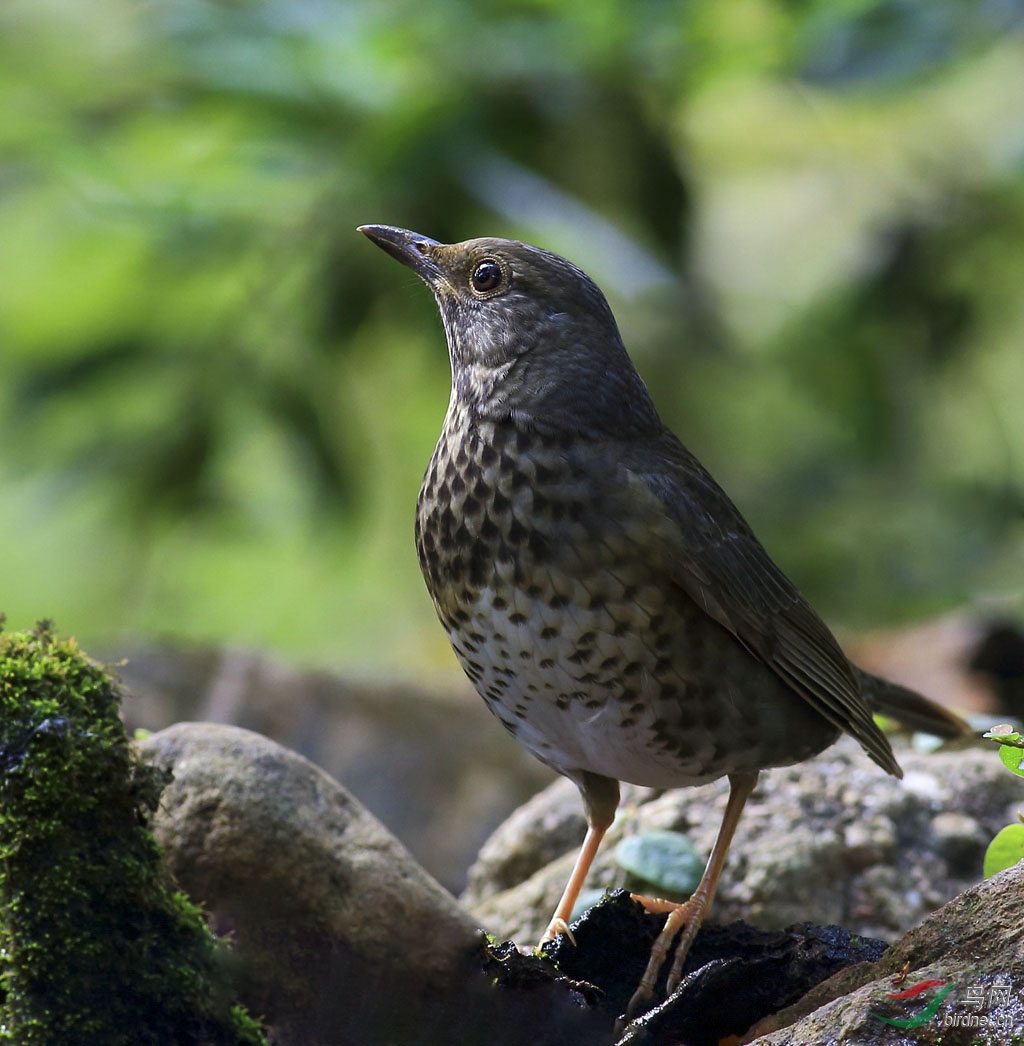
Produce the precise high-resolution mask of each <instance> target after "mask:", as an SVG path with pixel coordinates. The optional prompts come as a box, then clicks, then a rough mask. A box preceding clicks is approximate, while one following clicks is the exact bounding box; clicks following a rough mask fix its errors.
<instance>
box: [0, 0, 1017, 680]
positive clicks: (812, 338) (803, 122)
mask: <svg viewBox="0 0 1024 1046" xmlns="http://www.w3.org/2000/svg"><path fill="white" fill-rule="evenodd" d="M1022 28H1024V0H979V2H974V3H966V2H963V0H774V2H773V0H688V2H677V0H650V2H647V3H644V4H635V3H629V2H627V0H586V2H583V0H563V2H558V3H556V2H554V0H519V2H512V0H508V2H495V3H484V4H480V3H477V4H470V3H466V2H464V0H433V2H432V3H430V4H423V3H419V2H416V3H413V2H410V0H384V2H377V3H370V2H369V0H364V2H346V0H221V2H212V0H151V2H150V3H147V4H138V3H136V2H133V0H92V2H91V3H86V2H84V0H77V2H75V0H63V2H62V0H6V2H5V3H4V4H3V5H2V6H0V357H2V359H0V363H2V366H0V409H2V414H0V484H2V490H3V497H2V499H0V538H2V541H3V549H4V555H3V559H2V560H0V607H2V608H3V609H5V610H6V611H7V612H8V614H9V615H10V617H11V620H13V621H15V622H17V621H25V620H33V619H35V618H36V617H40V616H43V615H53V616H56V617H57V618H58V620H59V621H60V622H61V624H62V625H63V626H64V627H67V628H71V629H73V630H75V631H76V632H77V633H78V634H79V636H81V637H82V638H83V639H84V640H85V641H87V642H89V643H90V644H95V643H96V642H98V641H101V640H103V639H109V638H111V637H113V636H116V635H117V634H119V633H131V634H149V635H152V634H156V633H174V634H179V635H186V636H191V637H203V638H210V639H216V640H226V641H231V642H239V643H245V644H271V645H274V646H276V647H277V648H279V649H281V650H283V651H287V652H290V653H291V654H292V655H294V656H296V657H301V658H304V659H311V660H317V661H320V662H324V663H335V664H341V663H347V664H349V665H353V664H354V665H358V666H361V667H363V668H366V669H368V670H370V669H373V670H377V671H401V672H413V671H419V670H421V669H422V668H423V667H424V666H430V665H442V666H445V667H446V668H447V667H448V666H449V665H450V664H451V663H452V662H451V661H450V660H449V655H448V653H447V648H446V643H445V641H444V638H443V634H442V633H441V630H440V629H439V628H438V627H437V626H436V624H435V623H434V621H433V612H432V609H431V607H430V605H429V601H428V600H427V597H426V595H425V593H424V592H423V590H422V586H421V583H420V580H419V575H418V569H417V567H416V564H415V557H414V553H413V550H412V543H411V529H412V528H411V519H412V511H413V503H414V499H415V495H416V490H417V488H418V483H419V479H420V476H421V474H422V469H423V467H424V465H425V463H426V461H427V459H428V457H429V454H430V451H431V448H432V446H433V441H434V438H435V436H436V432H437V430H438V428H439V426H440V421H441V417H442V415H443V412H444V408H445V405H446V402H447V381H448V378H447V360H446V355H445V352H444V346H443V341H442V335H441V332H440V326H439V323H438V321H437V319H436V317H435V315H434V306H433V303H432V302H431V300H430V298H429V295H428V294H427V293H426V292H425V291H424V290H423V289H422V287H420V286H418V285H417V283H416V280H415V278H414V277H412V276H410V275H409V274H403V273H402V272H401V271H399V270H396V269H395V267H394V266H393V263H391V262H390V261H389V260H388V259H386V258H384V257H383V256H382V255H380V254H379V253H378V252H375V251H374V250H373V249H372V247H371V246H370V245H368V244H367V243H366V242H365V241H364V240H363V239H362V237H359V236H358V235H356V233H355V232H354V227H355V226H356V225H357V224H360V223H362V222H386V223H390V224H397V225H403V226H406V227H410V228H414V229H417V230H418V231H421V232H424V233H426V234H429V235H431V236H434V237H436V238H439V239H443V240H453V239H463V238H466V237H469V236H475V235H486V234H494V235H509V236H513V237H517V238H521V239H527V240H530V241H532V242H536V243H540V244H542V245H543V246H546V247H549V248H551V249H553V250H556V251H559V252H560V253H563V254H566V255H568V256H569V257H571V258H572V259H573V260H574V261H576V262H577V263H579V264H580V265H582V266H583V268H585V269H587V270H588V271H589V272H590V273H591V275H593V276H594V277H595V279H597V281H598V282H599V283H600V284H601V285H602V286H603V287H604V289H605V290H606V292H607V293H608V295H609V298H610V300H611V303H612V306H613V308H614V309H615V311H616V313H617V315H618V317H619V319H620V323H621V325H622V327H623V333H624V335H625V338H626V341H627V344H628V345H629V346H630V347H631V350H632V352H633V354H634V357H635V359H636V361H637V363H638V365H639V367H640V369H641V371H642V372H643V373H644V375H645V377H646V378H647V379H648V381H649V384H650V385H651V388H652V391H653V393H654V395H655V399H656V400H657V402H658V404H659V407H660V408H661V410H662V413H663V415H664V416H665V418H666V420H668V421H669V422H670V423H671V424H672V425H673V427H674V428H676V430H677V431H678V432H679V433H680V434H681V435H682V436H683V438H684V439H685V440H686V441H687V442H688V443H689V444H690V446H691V447H692V448H693V449H694V450H695V451H696V452H697V453H698V454H699V455H700V456H701V457H702V458H703V459H704V460H705V462H706V463H707V464H708V466H709V467H710V468H711V469H712V470H713V471H714V472H715V474H716V475H717V476H718V478H719V479H720V481H721V482H722V483H723V485H725V486H726V488H727V489H728V490H729V491H730V492H731V493H732V494H733V496H734V498H735V500H737V501H738V503H739V504H740V506H741V508H743V509H744V511H745V512H746V513H747V515H748V516H749V517H750V519H751V521H752V522H753V523H754V525H755V527H756V528H757V529H758V530H759V532H760V533H761V536H762V538H763V540H764V541H765V543H766V544H767V545H768V547H769V549H770V550H771V551H772V552H773V553H774V554H775V556H776V558H777V559H779V560H780V562H781V563H782V564H783V566H784V567H786V568H787V569H788V570H789V571H790V572H791V573H792V574H793V575H794V576H795V578H796V579H797V581H798V582H799V583H800V584H801V585H802V586H803V587H804V588H805V590H806V591H807V593H808V595H809V596H810V597H811V598H812V600H813V601H814V602H815V603H816V604H817V605H818V606H819V607H820V608H821V609H822V610H823V611H824V612H825V613H826V615H828V616H830V617H831V618H832V619H833V620H835V621H837V622H846V623H848V624H851V625H857V624H864V623H867V622H878V621H885V620H895V619H898V618H903V617H911V616H915V615H921V614H926V613H929V612H933V611H936V610H938V609H941V608H944V607H947V606H950V605H953V604H957V603H961V602H963V601H965V600H969V599H975V600H977V599H985V598H994V599H1009V600H1013V599H1015V598H1016V596H1017V593H1018V592H1019V591H1020V589H1021V586H1022V583H1024V562H1022V551H1024V533H1022V528H1021V525H1020V523H1021V514H1022V505H1024V488H1022V475H1021V465H1022V461H1021V455H1022V451H1024V411H1022V410H1021V409H1020V401H1021V397H1022V393H1024V344H1022V342H1024V293H1022V290H1021V288H1022V287H1024V95H1022V93H1021V91H1020V70H1021V68H1022V67H1024V34H1022V32H1021V30H1022Z"/></svg>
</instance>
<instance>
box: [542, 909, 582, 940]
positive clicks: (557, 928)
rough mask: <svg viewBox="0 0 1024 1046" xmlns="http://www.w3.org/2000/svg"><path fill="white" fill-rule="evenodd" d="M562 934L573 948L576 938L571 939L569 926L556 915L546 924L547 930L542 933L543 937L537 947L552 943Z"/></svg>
mask: <svg viewBox="0 0 1024 1046" xmlns="http://www.w3.org/2000/svg"><path fill="white" fill-rule="evenodd" d="M563 933H564V934H565V936H566V937H568V938H569V940H570V941H571V942H572V944H573V946H575V944H576V938H575V937H573V935H572V930H570V929H569V924H568V923H567V922H566V921H565V919H563V918H562V917H561V916H560V915H556V916H555V917H554V918H553V919H552V920H551V922H549V923H548V928H547V929H546V930H545V931H544V936H543V937H541V939H540V944H538V945H537V947H538V948H541V947H543V946H544V945H545V944H547V943H548V941H553V940H554V939H555V938H556V937H558V936H559V935H560V934H563Z"/></svg>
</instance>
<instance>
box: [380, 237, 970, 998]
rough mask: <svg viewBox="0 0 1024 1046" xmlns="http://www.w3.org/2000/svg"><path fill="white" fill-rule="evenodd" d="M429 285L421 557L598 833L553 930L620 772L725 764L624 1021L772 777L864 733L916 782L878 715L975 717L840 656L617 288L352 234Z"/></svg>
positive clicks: (455, 622) (486, 688) (870, 746)
mask: <svg viewBox="0 0 1024 1046" xmlns="http://www.w3.org/2000/svg"><path fill="white" fill-rule="evenodd" d="M360 231H361V232H363V233H365V235H366V236H368V237H369V238H370V239H371V240H372V241H373V242H374V243H376V244H377V245H378V246H379V247H381V248H383V249H384V250H385V251H387V253H388V254H390V255H391V256H392V257H394V258H396V259H397V260H398V261H400V262H402V264H404V265H406V266H408V267H409V268H410V269H412V270H413V272H415V273H416V274H417V275H418V276H420V277H421V278H422V279H423V280H424V281H425V282H426V284H427V286H428V287H430V289H431V290H432V291H433V293H434V297H435V299H436V300H437V304H438V307H439V309H440V312H441V317H442V320H443V324H444V330H445V333H446V335H447V340H448V352H449V356H450V361H451V371H452V390H451V398H450V400H449V403H448V411H447V414H446V415H445V419H444V424H443V427H442V430H441V435H440V438H439V440H438V442H437V446H436V448H435V449H434V454H433V457H432V458H431V460H430V464H429V466H428V468H427V471H426V475H425V477H424V480H423V485H422V488H421V489H420V493H419V500H418V503H417V508H416V548H417V552H418V555H419V562H420V566H421V568H422V571H423V576H424V578H425V580H426V584H427V588H428V589H429V591H430V595H431V598H432V599H433V602H434V606H435V608H436V610H437V614H438V617H439V618H440V620H441V623H442V625H443V626H444V628H445V631H446V632H447V633H448V638H449V640H450V641H451V645H452V647H453V648H454V651H455V654H456V655H457V657H458V659H459V661H460V662H461V664H462V667H463V669H464V671H465V673H466V675H467V676H468V677H469V678H470V680H471V681H472V682H473V685H474V686H475V687H476V689H477V691H478V692H479V693H480V695H481V697H482V698H483V699H484V701H485V702H486V703H487V705H488V707H489V708H490V709H491V711H492V712H493V713H494V714H495V715H496V716H497V717H498V719H499V720H500V721H501V723H502V724H503V725H504V726H505V728H506V729H507V730H508V731H509V733H511V734H512V735H513V736H514V737H515V738H516V739H517V740H519V741H520V742H522V743H523V744H524V745H526V747H527V748H528V749H529V750H530V751H531V752H532V753H533V754H534V755H535V756H536V757H537V758H538V759H540V760H541V762H543V763H546V764H547V765H548V766H550V767H551V768H552V769H554V770H556V771H557V772H558V773H560V774H563V775H564V776H566V777H568V778H569V779H570V780H571V781H573V782H574V783H575V784H576V786H577V787H578V788H579V791H580V794H581V796H582V799H583V805H584V809H585V812H586V819H587V824H588V829H587V834H586V837H585V839H584V842H583V846H582V849H581V850H580V853H579V856H578V858H577V860H576V863H575V866H574V868H573V870H572V874H571V876H570V878H569V882H568V884H567V885H566V888H565V891H564V893H563V895H562V898H561V900H560V901H559V902H558V905H557V907H556V909H555V912H554V915H553V917H552V919H551V922H550V925H549V927H548V930H547V932H546V934H545V939H550V938H551V937H553V936H555V935H556V934H558V933H562V932H565V931H566V930H567V929H568V922H569V917H570V913H571V912H572V909H573V906H574V904H575V901H576V899H577V896H578V894H579V892H580V889H581V887H582V885H583V882H584V879H585V877H586V874H587V871H588V869H589V867H590V865H591V862H592V861H593V858H594V855H595V854H596V852H597V850H598V847H599V845H600V843H601V839H602V836H603V835H604V833H605V832H606V830H607V829H608V827H609V825H610V824H611V822H612V819H613V817H614V815H615V809H616V806H617V804H618V801H619V782H620V781H628V782H631V783H633V784H637V785H647V786H651V787H655V788H673V787H679V786H687V785H699V784H704V783H706V782H708V781H712V780H715V779H716V778H719V777H722V776H725V777H727V778H728V779H729V785H730V792H729V799H728V803H727V807H726V811H725V815H724V818H723V821H722V825H721V827H720V829H719V833H718V837H717V840H716V842H715V844H714V847H713V848H712V852H711V855H710V858H709V860H708V863H707V868H706V870H705V872H704V875H703V877H702V879H701V881H700V884H699V885H698V887H697V889H696V891H695V892H694V894H693V896H692V897H691V898H690V899H689V900H688V901H686V902H685V903H683V904H679V903H677V902H671V901H664V900H660V899H657V898H638V900H640V901H641V903H643V904H644V906H645V907H646V908H647V909H648V910H649V911H654V912H664V913H666V914H667V919H666V923H665V928H664V929H663V931H662V932H661V934H660V935H659V937H658V939H657V941H656V942H655V945H654V948H653V950H652V954H651V959H650V962H649V964H648V967H647V970H646V972H645V974H644V977H643V979H642V981H641V983H640V986H639V987H638V989H637V992H636V994H635V996H634V998H633V1001H632V1003H631V1004H630V1012H632V1010H633V1009H635V1008H636V1007H637V1006H638V1005H639V1004H640V1003H641V1002H643V1001H644V1000H645V999H647V998H648V997H649V996H650V995H651V992H652V990H653V987H654V984H655V981H656V978H657V976H658V973H659V971H660V968H661V967H662V965H663V963H664V961H665V959H666V958H667V956H668V953H669V950H670V949H671V946H672V942H673V940H674V939H675V937H676V936H677V934H680V931H682V932H681V935H680V939H679V943H678V944H677V945H676V949H675V955H674V958H673V964H672V967H671V970H670V972H669V975H668V981H667V989H668V992H669V993H670V994H671V992H672V991H673V990H674V989H675V987H676V986H677V985H678V983H679V981H680V978H681V971H682V965H683V960H684V959H685V956H686V953H687V951H688V950H689V947H690V944H691V943H692V941H693V938H694V937H695V935H696V933H697V930H698V929H699V927H700V924H701V922H702V920H703V919H704V917H705V915H706V914H707V911H708V909H709V908H710V906H711V902H712V899H713V897H714V893H715V888H716V885H717V882H718V879H719V876H720V874H721V871H722V867H723V864H724V862H725V857H726V853H727V850H728V847H729V843H730V841H731V839H732V836H733V833H734V832H735V829H736V825H737V822H738V821H739V818H740V814H741V812H742V809H743V806H744V803H745V802H746V800H747V798H748V796H749V795H750V793H751V792H752V790H753V789H754V786H755V785H756V783H757V780H758V774H759V772H760V771H761V770H762V769H765V768H767V767H776V766H787V765H790V764H793V763H797V762H800V761H802V760H805V759H809V758H810V757H811V756H814V755H816V754H817V753H819V752H820V751H822V750H823V749H824V748H826V747H827V746H828V745H830V744H832V743H833V742H834V741H835V740H836V739H837V738H838V737H839V735H840V734H841V733H843V732H846V733H848V734H851V735H852V736H853V737H854V738H856V740H857V741H858V742H860V744H861V746H862V747H863V748H864V750H865V751H866V752H867V754H868V755H869V756H870V757H871V758H872V759H873V760H874V761H875V762H876V763H877V764H878V765H879V766H880V767H881V768H882V769H883V770H886V771H887V772H888V773H890V774H895V775H897V776H901V771H900V768H899V766H898V764H897V762H896V759H895V758H894V756H893V753H892V749H891V747H890V745H889V742H888V740H887V739H886V737H885V735H884V734H883V733H882V732H881V730H880V729H879V728H878V726H877V725H876V724H875V721H874V719H873V716H872V712H873V711H885V712H887V713H888V714H890V715H895V716H896V717H897V718H901V719H905V720H908V721H910V722H911V723H912V725H914V726H917V727H921V728H924V729H927V730H930V731H931V732H933V733H937V734H939V735H941V736H949V735H954V734H957V733H960V732H962V731H963V730H964V729H965V725H964V724H963V722H962V721H961V720H960V719H959V718H958V717H956V716H955V715H953V714H952V713H950V712H947V711H946V710H945V709H942V708H940V707H939V706H937V705H934V704H932V703H931V702H929V701H928V700H927V699H925V698H923V697H921V696H920V695H918V694H915V693H913V692H911V691H908V690H905V689H903V688H901V687H898V686H895V685H894V684H889V683H886V682H885V681H883V680H880V679H877V678H875V677H873V676H869V675H868V674H867V673H864V672H861V671H860V670H859V669H856V668H855V667H854V666H853V665H851V663H850V662H849V661H848V660H847V658H846V656H845V655H844V654H843V652H842V650H841V649H840V647H839V644H838V643H837V641H836V640H835V638H834V637H833V636H832V634H831V632H830V631H829V629H828V628H827V627H826V626H825V624H824V623H823V622H822V620H821V618H820V617H819V616H818V615H817V614H816V613H815V612H814V611H813V610H812V609H811V607H810V606H809V605H808V603H807V602H806V601H805V600H804V599H803V597H802V596H801V595H800V593H799V592H798V591H797V589H796V588H795V586H794V585H793V583H792V582H791V581H790V580H789V579H788V578H787V577H786V575H785V574H784V573H783V572H782V571H781V570H780V569H779V567H777V566H776V565H775V563H774V562H773V561H772V559H771V558H770V557H769V556H768V554H767V552H766V551H765V550H764V548H763V547H762V546H761V544H760V543H759V542H758V540H757V538H756V537H755V536H754V534H753V532H752V531H751V529H750V527H749V526H748V525H747V523H746V521H745V520H744V519H743V517H742V516H741V515H740V512H739V510H738V509H737V508H736V507H735V505H734V504H733V503H732V501H730V500H729V498H728V497H727V496H726V494H725V493H724V492H723V491H722V489H721V488H720V487H719V486H718V484H717V483H716V482H715V481H714V480H713V479H712V478H711V476H710V474H709V473H708V472H707V470H706V469H704V467H703V466H702V465H701V464H700V462H699V461H698V460H697V459H696V458H695V457H694V456H693V455H692V454H691V453H690V452H689V451H688V450H687V449H686V447H684V446H683V444H682V443H681V442H680V441H679V439H677V438H676V436H675V435H673V433H672V432H671V431H669V429H668V428H667V427H666V426H665V425H664V424H662V422H661V420H660V419H659V417H658V414H657V411H656V410H655V407H654V404H653V402H652V400H651V397H650V395H649V394H648V391H647V388H646V387H645V385H644V383H643V381H642V380H641V378H640V376H639V374H638V373H637V371H636V369H635V368H634V366H633V364H632V362H631V361H630V359H629V356H628V355H627V353H626V350H625V348H624V346H623V343H622V339H621V337H620V335H619V331H618V328H617V326H616V323H615V319H614V317H613V316H612V312H611V309H610V308H609V306H608V303H607V301H606V300H605V297H604V295H603V294H602V293H601V291H600V290H599V289H598V287H597V286H596V285H595V284H594V282H593V281H592V280H591V279H590V278H589V277H588V276H586V274H585V273H583V272H582V271H581V270H580V269H578V268H577V267H576V266H575V265H573V264H572V263H571V262H569V261H567V260H565V259H564V258H561V257H559V256H558V255H556V254H552V253H550V252H548V251H545V250H542V249H540V248H538V247H532V246H529V245H527V244H524V243H518V242H516V241H512V240H502V239H475V240H468V241H466V242H464V243H456V244H443V243H439V242H437V241H436V240H432V239H430V238H429V237H426V236H420V235H418V234H417V233H414V232H409V231H407V230H403V229H398V228H393V227H391V226H386V225H365V226H362V227H361V229H360Z"/></svg>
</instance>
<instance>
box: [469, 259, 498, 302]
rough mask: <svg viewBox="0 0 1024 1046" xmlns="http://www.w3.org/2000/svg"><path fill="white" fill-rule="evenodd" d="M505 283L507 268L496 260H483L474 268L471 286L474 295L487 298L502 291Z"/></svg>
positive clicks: (470, 280) (470, 281)
mask: <svg viewBox="0 0 1024 1046" xmlns="http://www.w3.org/2000/svg"><path fill="white" fill-rule="evenodd" d="M504 282H505V267H504V266H503V265H502V264H501V262H499V261H498V260H497V259H496V258H481V260H480V261H478V262H477V263H476V265H474V266H473V272H472V274H471V275H470V277H469V286H470V289H471V290H472V291H473V293H474V294H477V295H480V296H483V297H487V296H489V295H491V294H494V293H495V292H496V291H498V290H500V289H501V285H502V284H503V283H504Z"/></svg>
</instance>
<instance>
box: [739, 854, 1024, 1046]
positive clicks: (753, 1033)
mask: <svg viewBox="0 0 1024 1046" xmlns="http://www.w3.org/2000/svg"><path fill="white" fill-rule="evenodd" d="M1022 909H1024V863H1022V864H1018V865H1017V866H1016V867H1014V868H1010V869H1008V870H1007V871H1005V872H1002V873H1001V874H999V875H996V876H993V877H992V878H991V879H987V880H985V881H984V882H982V883H978V884H976V885H975V886H973V887H972V888H971V889H969V890H967V891H966V892H965V893H963V894H961V895H960V896H958V897H956V898H955V899H954V900H952V901H950V903H949V904H947V905H945V906H944V907H942V908H940V909H939V910H938V911H937V912H935V913H934V914H933V915H931V916H929V917H928V918H927V919H926V920H925V921H924V923H923V924H922V925H921V926H919V927H918V928H917V929H915V930H913V931H911V932H910V933H908V934H907V935H906V936H905V937H903V938H902V939H901V940H900V941H898V942H897V943H896V944H894V945H893V946H892V947H891V948H890V949H889V950H888V951H887V952H886V953H885V955H883V956H882V959H881V961H879V962H878V963H877V964H876V963H862V964H860V965H858V966H854V967H851V968H849V969H847V970H844V971H842V972H841V973H839V974H837V975H836V976H835V977H832V978H830V979H829V980H827V981H824V982H823V983H822V984H820V985H818V986H817V987H816V988H814V989H812V990H811V991H810V992H809V993H808V994H807V995H806V996H804V998H803V999H801V1000H800V1001H799V1002H797V1003H796V1004H794V1005H793V1006H791V1007H789V1008H788V1009H785V1010H782V1011H780V1012H779V1013H777V1014H775V1015H773V1016H772V1017H769V1018H766V1019H765V1020H764V1021H762V1022H761V1023H760V1024H758V1025H756V1026H755V1027H754V1028H752V1029H751V1030H750V1031H749V1033H748V1035H747V1037H746V1038H745V1039H744V1040H743V1041H744V1042H757V1043H758V1044H759V1046H798V1044H803V1043H829V1044H832V1043H835V1044H837V1046H840V1044H844V1043H851V1044H853V1043H857V1044H871V1043H880V1044H881V1043H884V1044H886V1046H896V1044H899V1046H903V1044H906V1046H922V1044H924V1046H928V1044H935V1046H938V1044H939V1043H941V1044H942V1046H1010V1044H1013V1043H1021V1042H1024V920H1022V919H1021V911H1022ZM931 980H934V981H940V982H943V984H942V985H941V986H940V985H936V986H934V987H932V988H930V989H928V990H926V991H924V992H922V993H921V994H920V995H917V996H914V997H912V998H909V999H902V1000H901V999H892V998H890V997H889V996H890V994H891V993H899V992H905V991H907V990H908V989H912V988H913V986H915V985H919V984H921V983H922V982H924V981H931ZM947 986H952V987H951V988H950V990H949V991H948V992H947V993H946V994H945V996H944V997H943V999H942V1001H941V1003H940V1005H939V1007H938V1009H937V1010H936V1011H935V1012H934V1013H926V1008H927V1007H928V1004H929V1003H930V1002H932V1001H933V1000H935V999H936V997H937V994H938V992H939V991H941V990H943V988H945V987H947ZM876 1014H881V1015H882V1016H883V1017H887V1018H889V1019H891V1020H897V1021H903V1022H908V1021H909V1022H911V1023H912V1025H913V1026H911V1027H905V1028H900V1027H897V1026H893V1025H889V1024H887V1023H885V1022H884V1021H883V1020H881V1019H879V1017H878V1016H875V1015H876ZM922 1017H924V1018H925V1019H924V1020H921V1018H922ZM918 1021H920V1023H917V1022H918Z"/></svg>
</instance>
